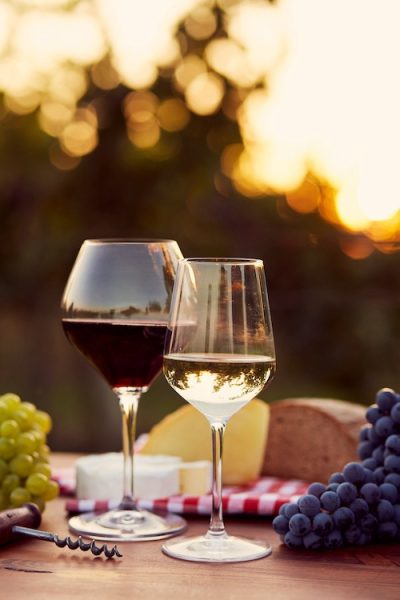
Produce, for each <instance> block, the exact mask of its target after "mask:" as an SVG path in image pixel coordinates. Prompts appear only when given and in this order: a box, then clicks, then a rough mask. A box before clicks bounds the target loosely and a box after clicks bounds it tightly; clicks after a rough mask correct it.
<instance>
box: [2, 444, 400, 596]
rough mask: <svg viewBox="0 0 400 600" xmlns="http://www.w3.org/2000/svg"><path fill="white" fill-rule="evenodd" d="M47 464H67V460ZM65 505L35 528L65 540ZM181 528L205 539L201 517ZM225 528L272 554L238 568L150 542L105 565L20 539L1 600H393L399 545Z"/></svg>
mask: <svg viewBox="0 0 400 600" xmlns="http://www.w3.org/2000/svg"><path fill="white" fill-rule="evenodd" d="M53 460H54V462H55V463H57V464H58V465H60V464H68V463H70V464H71V456H65V455H54V458H53ZM64 502H65V499H63V498H59V499H57V500H54V501H52V502H50V503H49V504H48V506H47V508H46V511H45V513H44V515H43V521H42V524H41V526H40V528H41V529H46V530H48V531H52V532H54V533H58V534H59V535H62V536H64V535H67V534H68V525H67V518H66V514H65V511H64ZM188 521H189V528H188V534H199V533H204V532H205V530H206V528H207V524H208V519H207V518H206V517H204V518H197V517H195V518H189V519H188ZM226 525H227V528H228V532H229V533H232V534H236V535H244V536H249V537H257V538H265V539H266V540H268V541H269V542H271V543H272V545H273V553H272V555H271V556H270V557H267V558H264V559H261V560H256V561H251V562H245V563H233V564H204V563H190V562H185V561H179V560H175V559H172V558H169V557H167V556H165V555H163V554H162V553H161V550H160V548H161V544H162V542H160V541H154V542H139V543H138V542H130V543H126V542H125V543H123V544H120V545H119V548H120V549H121V551H122V552H123V558H122V559H110V560H107V559H105V558H104V557H94V556H93V555H92V554H88V553H83V552H81V551H80V550H75V551H71V550H69V549H60V548H57V547H56V546H55V545H54V544H51V543H48V542H42V541H38V540H33V539H27V538H26V539H24V540H22V541H19V542H17V543H13V544H9V545H7V546H2V547H1V548H0V598H10V599H11V600H19V599H21V600H22V599H23V600H47V599H48V598H54V599H55V600H63V599H64V598H65V599H69V600H70V599H74V600H75V599H80V598H85V599H86V598H90V599H93V598H96V599H98V598H100V599H101V598H107V599H113V598H121V599H122V600H125V599H134V598H135V599H136V598H138V599H140V600H147V599H151V600H154V599H161V600H163V599H164V598H171V599H172V600H178V599H181V598H185V599H196V598H201V599H202V600H204V599H207V598H216V599H217V600H220V599H222V600H225V599H235V598H240V599H242V598H243V599H245V600H252V599H260V600H261V599H263V600H292V599H293V600H314V599H318V600H342V599H343V600H357V599H360V600H392V599H393V600H399V599H400V545H387V546H384V545H381V546H369V547H366V548H346V549H342V550H335V551H323V552H321V551H315V552H312V551H294V550H289V549H287V548H285V547H284V546H282V545H281V544H280V541H279V538H278V536H277V535H276V534H275V533H274V532H273V531H272V528H271V522H270V520H269V519H266V518H250V517H249V518H238V517H228V518H227V519H226ZM109 545H111V546H112V545H113V544H109Z"/></svg>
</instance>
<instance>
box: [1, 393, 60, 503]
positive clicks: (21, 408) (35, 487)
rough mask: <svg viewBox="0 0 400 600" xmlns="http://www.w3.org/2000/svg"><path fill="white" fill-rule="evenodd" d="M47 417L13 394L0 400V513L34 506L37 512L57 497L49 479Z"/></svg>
mask: <svg viewBox="0 0 400 600" xmlns="http://www.w3.org/2000/svg"><path fill="white" fill-rule="evenodd" d="M51 427H52V422H51V417H50V415H49V414H48V413H46V412H44V411H42V410H38V409H37V408H36V406H35V405H34V404H32V403H31V402H22V400H21V398H20V397H19V396H17V394H12V393H7V394H3V395H2V396H0V510H4V509H7V508H10V507H18V506H22V504H25V503H26V502H34V503H35V504H36V505H37V506H38V507H39V510H40V511H41V512H43V511H44V509H45V506H46V502H48V501H49V500H53V499H54V498H56V497H57V496H58V493H59V487H58V484H57V483H56V482H55V481H53V480H52V479H51V468H50V465H49V453H50V448H49V447H48V445H47V443H46V436H47V434H48V433H49V431H50V430H51Z"/></svg>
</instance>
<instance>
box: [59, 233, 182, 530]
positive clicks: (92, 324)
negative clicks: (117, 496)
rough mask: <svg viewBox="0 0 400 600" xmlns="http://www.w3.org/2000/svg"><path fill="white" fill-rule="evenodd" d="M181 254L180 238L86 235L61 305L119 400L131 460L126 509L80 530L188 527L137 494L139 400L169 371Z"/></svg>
mask: <svg viewBox="0 0 400 600" xmlns="http://www.w3.org/2000/svg"><path fill="white" fill-rule="evenodd" d="M181 258H182V254H181V251H180V249H179V246H178V244H177V243H176V242H175V241H173V240H132V239H100V240H86V241H85V242H84V243H83V245H82V247H81V249H80V252H79V254H78V257H77V258H76V261H75V263H74V266H73V268H72V271H71V274H70V276H69V279H68V282H67V285H66V288H65V292H64V295H63V299H62V305H61V308H62V324H63V328H64V331H65V334H66V336H67V338H68V339H69V341H70V342H71V344H73V345H74V346H75V347H76V348H77V349H78V350H79V351H80V352H81V353H82V354H83V356H84V357H85V358H86V359H87V360H88V361H89V362H90V363H91V364H92V365H93V366H94V367H95V368H96V369H97V371H98V372H99V373H100V374H101V375H102V376H103V378H104V379H105V380H106V381H107V383H108V384H109V386H110V387H111V388H112V390H113V391H114V392H115V394H116V396H117V398H118V400H119V406H120V409H121V414H122V442H123V457H124V460H123V490H121V496H122V500H121V502H120V504H119V506H118V508H117V509H115V510H110V511H107V512H105V513H103V514H97V513H86V514H82V515H78V516H74V517H72V518H71V519H70V520H69V526H70V529H71V530H72V531H73V532H74V533H77V534H79V535H85V536H87V537H93V538H96V539H99V540H111V541H112V540H117V541H137V540H154V539H160V538H164V537H168V536H171V535H176V534H177V533H180V532H182V531H183V530H184V529H185V528H186V521H185V520H184V519H182V517H180V516H178V515H174V514H168V513H166V514H164V515H161V514H155V513H152V512H150V511H144V510H140V509H139V508H138V507H137V502H136V499H135V493H134V442H135V430H136V415H137V410H138V403H139V398H140V397H141V395H142V394H143V392H146V390H147V389H148V388H149V386H150V385H151V383H152V381H153V380H154V379H155V377H156V376H157V375H158V374H159V373H160V371H161V368H162V357H163V349H164V340H165V332H166V328H167V322H168V316H169V308H170V302H171V296H172V290H173V284H174V278H175V273H176V267H177V264H178V261H179V260H180V259H181ZM93 418H96V416H95V415H94V416H93ZM104 435H107V430H106V429H105V430H104Z"/></svg>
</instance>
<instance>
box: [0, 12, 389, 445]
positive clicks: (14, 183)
mask: <svg viewBox="0 0 400 600" xmlns="http://www.w3.org/2000/svg"><path fill="white" fill-rule="evenodd" d="M399 17H400V6H399V3H398V2H397V0H386V2H385V5H384V9H383V7H382V3H379V2H378V1H377V0H369V1H367V2H365V1H362V0H346V1H344V0H276V1H275V2H269V1H267V0H245V1H242V0H147V1H146V2H139V0H8V1H7V0H0V91H1V95H2V98H1V103H0V160H1V169H0V217H1V231H0V236H1V238H0V239H1V241H0V309H1V310H0V333H1V344H0V393H4V392H8V391H13V392H16V393H19V394H20V395H21V396H22V398H23V399H24V400H27V401H30V402H34V403H35V404H36V405H37V406H38V407H39V408H41V409H43V410H47V411H48V412H49V413H50V414H51V416H52V418H53V421H54V428H53V432H52V434H51V436H50V445H51V447H52V449H54V450H70V451H107V450H118V449H119V448H120V417H119V410H118V406H117V401H116V399H115V397H114V395H113V393H112V392H111V391H110V389H109V388H108V385H107V384H106V383H105V382H103V381H102V380H101V378H100V377H99V376H98V375H97V373H95V371H94V370H93V369H92V367H91V366H90V365H89V364H88V363H86V361H85V360H84V359H83V358H82V357H81V356H80V355H79V354H78V352H77V351H76V350H75V349H74V348H72V346H70V345H69V344H68V342H67V341H66V339H65V337H64V335H63V332H62V329H61V326H60V313H59V303H60V299H61V296H62V292H63V288H64V285H65V282H66V279H67V277H68V275H69V272H70V269H71V267H72V264H73V262H74V259H75V257H76V254H77V252H78V250H79V247H80V245H81V243H82V242H83V240H84V239H85V238H94V237H162V238H173V239H176V240H177V241H178V243H179V245H180V248H181V250H182V252H183V254H184V255H185V256H187V257H188V256H216V255H220V256H223V255H225V256H241V257H259V258H262V259H263V260H264V261H265V265H266V271H267V278H268V286H269V295H270V303H271V311H272V317H273V324H274V330H275V337H276V346H277V358H278V369H277V375H276V377H275V380H274V381H273V382H272V383H271V385H270V386H269V388H268V389H267V390H265V391H264V392H263V394H262V397H263V398H264V399H265V400H267V401H271V402H272V401H275V400H277V399H280V398H284V397H288V396H301V395H307V396H320V397H336V398H342V399H346V400H349V401H352V402H359V403H362V404H370V403H372V402H373V401H374V397H375V393H376V391H377V390H378V389H379V388H381V387H384V386H388V387H393V388H395V389H397V390H400V369H399V367H400V362H399V359H400V268H399V267H400V263H399V259H400V254H399V253H397V252H396V249H397V245H398V241H399V231H400V191H399V181H398V176H399V173H400V152H399V145H400V111H399V106H400V68H399V67H400V41H399V40H400V36H399V35H398V27H399V25H398V23H399V22H400V21H399ZM182 402H183V401H182V400H181V399H180V398H179V397H178V396H177V395H176V394H175V393H174V392H173V391H172V389H171V388H169V386H168V385H167V383H166V382H165V381H164V379H163V377H162V376H160V377H159V378H158V380H157V381H156V382H155V383H154V385H153V387H152V389H151V390H150V391H149V392H148V393H147V394H146V395H145V396H144V397H143V399H142V401H141V407H140V410H139V424H138V428H139V431H147V430H148V429H149V428H150V427H151V426H152V425H153V424H154V423H156V422H157V421H158V420H159V419H160V418H161V417H162V416H163V415H165V414H167V413H168V412H170V411H171V410H173V409H175V408H176V407H177V406H179V405H181V404H182Z"/></svg>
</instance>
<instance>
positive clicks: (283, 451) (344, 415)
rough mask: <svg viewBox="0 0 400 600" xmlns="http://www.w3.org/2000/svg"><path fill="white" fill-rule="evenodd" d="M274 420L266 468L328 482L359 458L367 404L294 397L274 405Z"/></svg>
mask: <svg viewBox="0 0 400 600" xmlns="http://www.w3.org/2000/svg"><path fill="white" fill-rule="evenodd" d="M270 408H271V410H270V426H269V433H268V442H267V446H266V452H265V458H264V464H263V468H262V473H263V474H265V475H272V476H276V477H283V478H297V479H304V480H306V481H321V482H322V483H325V482H327V480H328V478H329V476H330V475H331V474H332V473H334V472H335V471H341V470H342V469H343V467H344V465H345V464H346V463H348V462H350V461H353V460H358V457H357V444H358V436H359V432H360V428H361V427H362V425H364V424H365V423H366V420H365V411H366V408H365V407H364V406H361V405H359V404H352V403H350V402H345V401H343V400H331V399H323V398H288V399H286V400H280V401H278V402H275V403H272V404H271V405H270Z"/></svg>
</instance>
